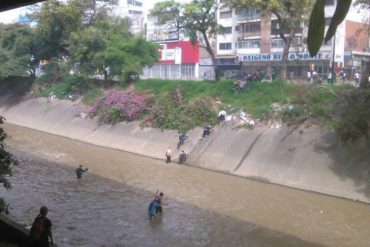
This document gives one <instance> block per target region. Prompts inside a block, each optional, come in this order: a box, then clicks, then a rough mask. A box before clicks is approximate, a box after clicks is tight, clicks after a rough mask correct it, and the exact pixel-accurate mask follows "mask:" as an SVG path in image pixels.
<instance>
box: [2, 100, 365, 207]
mask: <svg viewBox="0 0 370 247" xmlns="http://www.w3.org/2000/svg"><path fill="white" fill-rule="evenodd" d="M79 112H80V110H79V109H78V106H76V105H74V104H73V103H71V102H68V101H60V100H53V101H51V102H48V101H47V100H46V99H44V98H37V99H31V100H26V101H22V102H20V103H18V104H16V105H12V106H5V105H3V106H1V107H0V115H4V116H5V117H6V118H7V120H8V122H10V123H13V124H17V125H20V126H25V127H29V128H32V129H36V130H40V131H45V132H48V133H52V134H56V135H60V136H65V137H69V138H72V139H76V140H80V141H84V142H87V143H91V144H95V145H100V146H104V147H109V148H115V149H120V150H124V151H127V152H133V153H137V154H140V155H145V156H149V157H152V158H157V159H164V153H165V150H166V149H167V148H168V147H171V148H172V150H173V151H174V157H177V155H178V153H179V151H180V150H176V144H177V141H178V137H177V132H176V131H161V130H158V129H152V128H145V129H142V128H140V127H139V126H138V123H137V122H133V123H121V124H117V125H114V126H109V125H102V126H97V123H96V120H91V119H81V118H80V117H79V115H78V114H77V113H79ZM201 133H202V130H201V129H200V128H197V129H195V130H193V131H191V132H189V133H188V135H189V136H190V139H189V140H187V141H186V143H185V145H184V147H182V148H181V149H183V150H185V152H187V153H189V154H190V158H189V160H188V163H189V164H191V165H194V166H199V167H203V168H207V169H211V170H218V171H222V172H227V173H231V174H234V175H238V176H243V177H249V178H254V179H258V180H261V181H265V182H270V183H276V184H281V185H286V186H291V187H294V188H299V189H305V190H311V191H315V192H320V193H325V194H329V195H335V196H340V197H344V198H349V199H354V200H360V201H363V202H370V183H369V181H370V179H369V167H370V151H369V150H368V149H367V148H366V147H355V146H349V147H343V146H340V145H338V144H337V140H336V138H335V135H334V134H333V133H330V132H329V131H327V130H325V129H321V128H320V127H318V126H310V127H304V126H302V127H300V128H297V129H289V128H255V129H253V130H246V129H235V126H233V125H232V123H231V122H229V123H225V124H224V125H221V126H217V127H216V128H215V129H214V131H213V133H212V134H211V136H210V137H209V138H206V139H204V140H202V141H201V140H200V136H201ZM236 189H237V188H236Z"/></svg>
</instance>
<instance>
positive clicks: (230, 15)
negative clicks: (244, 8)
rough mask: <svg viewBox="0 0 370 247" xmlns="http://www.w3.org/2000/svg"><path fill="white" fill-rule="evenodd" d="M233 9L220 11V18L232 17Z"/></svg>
mask: <svg viewBox="0 0 370 247" xmlns="http://www.w3.org/2000/svg"><path fill="white" fill-rule="evenodd" d="M232 13H233V12H232V11H231V10H230V11H226V12H220V19H225V18H231V17H232Z"/></svg>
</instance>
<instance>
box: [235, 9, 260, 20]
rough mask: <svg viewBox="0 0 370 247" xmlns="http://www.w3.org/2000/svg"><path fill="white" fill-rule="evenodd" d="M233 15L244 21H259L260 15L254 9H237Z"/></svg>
mask: <svg viewBox="0 0 370 247" xmlns="http://www.w3.org/2000/svg"><path fill="white" fill-rule="evenodd" d="M235 14H236V15H237V16H238V17H240V18H243V19H246V20H254V19H260V18H261V15H260V14H259V13H257V11H256V10H255V9H237V10H236V11H235Z"/></svg>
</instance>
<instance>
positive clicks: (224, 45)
mask: <svg viewBox="0 0 370 247" xmlns="http://www.w3.org/2000/svg"><path fill="white" fill-rule="evenodd" d="M219 49H220V50H231V43H220V44H219Z"/></svg>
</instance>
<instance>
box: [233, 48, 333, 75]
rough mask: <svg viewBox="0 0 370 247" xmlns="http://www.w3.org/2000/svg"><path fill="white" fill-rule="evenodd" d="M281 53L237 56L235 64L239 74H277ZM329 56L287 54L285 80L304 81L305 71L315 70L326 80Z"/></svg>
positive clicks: (328, 70)
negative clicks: (258, 72) (237, 66)
mask: <svg viewBox="0 0 370 247" xmlns="http://www.w3.org/2000/svg"><path fill="white" fill-rule="evenodd" d="M281 60H282V53H260V54H238V55H237V59H236V61H235V62H240V63H241V64H242V66H241V71H240V72H241V74H252V73H253V72H255V71H260V70H263V71H264V72H265V73H270V74H274V73H276V74H279V73H280V68H281ZM330 60H331V55H330V53H329V52H319V53H318V54H317V55H316V56H315V57H312V58H311V57H310V55H309V53H308V52H300V53H289V55H288V72H287V78H289V79H291V80H304V79H306V75H307V71H309V70H315V71H316V72H317V73H318V75H319V76H320V77H321V78H323V79H326V78H327V76H328V73H329V72H330Z"/></svg>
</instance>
